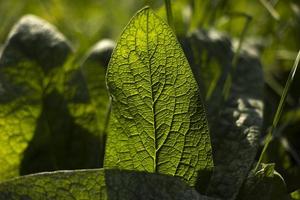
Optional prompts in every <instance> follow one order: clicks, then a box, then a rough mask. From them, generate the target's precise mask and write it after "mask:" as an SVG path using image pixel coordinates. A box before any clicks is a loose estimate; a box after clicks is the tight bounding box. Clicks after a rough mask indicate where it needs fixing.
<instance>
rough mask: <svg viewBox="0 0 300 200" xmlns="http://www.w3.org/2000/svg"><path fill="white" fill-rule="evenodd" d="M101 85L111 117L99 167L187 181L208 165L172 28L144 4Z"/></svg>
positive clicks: (206, 144)
mask: <svg viewBox="0 0 300 200" xmlns="http://www.w3.org/2000/svg"><path fill="white" fill-rule="evenodd" d="M107 85H108V89H109V92H110V95H111V99H112V116H111V121H110V125H109V127H110V128H109V134H108V139H107V147H106V155H105V164H104V166H106V167H117V168H121V169H128V170H139V171H147V172H157V173H162V174H168V175H172V176H179V177H181V178H182V179H184V180H185V181H186V182H187V183H188V184H189V185H191V186H193V185H195V183H196V180H197V177H198V176H201V174H198V172H199V171H200V170H203V171H205V170H208V171H209V170H211V168H212V165H213V164H212V157H211V145H210V139H209V133H208V125H207V120H206V115H205V111H204V108H203V105H202V103H201V98H200V93H199V89H198V85H197V82H196V81H195V79H194V77H193V74H192V71H191V69H190V67H189V64H188V62H187V60H186V58H185V56H184V54H183V52H182V50H181V47H180V45H179V44H178V42H177V40H176V37H175V35H174V33H173V32H172V31H171V29H170V28H169V27H168V26H167V25H166V24H165V23H164V22H163V21H162V20H161V19H160V18H159V17H157V16H156V15H155V14H154V13H153V12H152V11H151V10H150V9H149V8H145V9H143V10H141V11H140V12H138V13H137V14H136V16H135V17H134V18H133V19H132V20H131V21H130V23H129V24H128V25H127V27H126V28H125V30H124V32H123V33H122V35H121V38H120V40H119V42H118V44H117V46H116V48H115V50H114V52H113V55H112V58H111V61H110V63H109V67H108V72H107ZM200 179H201V177H200Z"/></svg>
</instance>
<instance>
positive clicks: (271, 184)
mask: <svg viewBox="0 0 300 200" xmlns="http://www.w3.org/2000/svg"><path fill="white" fill-rule="evenodd" d="M274 166H275V165H274V164H264V165H262V166H261V169H260V170H258V171H257V172H256V173H255V174H253V172H252V173H250V175H249V177H248V178H247V180H246V181H245V183H244V185H243V187H242V188H241V191H240V193H239V196H238V198H237V199H240V200H253V199H255V200H268V199H270V200H284V199H287V200H288V199H289V198H288V196H287V191H286V187H285V183H284V181H283V179H282V177H281V176H280V174H278V173H277V172H276V171H275V170H274Z"/></svg>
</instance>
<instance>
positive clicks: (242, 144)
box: [185, 30, 264, 199]
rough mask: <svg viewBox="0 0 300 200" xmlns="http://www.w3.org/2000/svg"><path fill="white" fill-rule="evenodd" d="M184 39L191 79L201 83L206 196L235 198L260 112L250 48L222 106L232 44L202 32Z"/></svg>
mask: <svg viewBox="0 0 300 200" xmlns="http://www.w3.org/2000/svg"><path fill="white" fill-rule="evenodd" d="M186 40H187V42H188V43H185V44H186V46H187V47H186V48H185V49H187V50H188V52H191V53H190V54H189V55H190V56H189V60H190V63H191V64H192V66H193V71H194V73H195V76H198V77H199V76H200V80H202V81H203V84H202V87H204V88H203V90H202V91H204V92H205V94H204V95H205V96H206V100H207V101H206V105H207V107H208V114H209V115H208V117H209V118H208V119H209V122H210V127H211V140H212V146H213V155H214V164H215V168H214V173H213V176H212V179H211V181H210V184H209V187H208V190H207V192H208V195H210V196H214V197H219V198H224V199H235V196H236V195H237V193H238V191H239V189H240V187H241V185H242V183H243V181H244V179H245V178H246V177H247V175H248V172H249V170H250V168H251V166H252V164H253V161H254V158H255V155H256V153H257V147H258V138H259V134H260V129H261V126H262V110H263V94H262V91H263V84H264V81H263V73H262V69H261V64H260V62H259V59H258V58H257V56H256V55H254V54H251V53H250V52H251V50H252V49H251V50H249V51H243V52H242V55H241V56H240V58H239V60H238V66H237V68H236V73H235V74H233V83H232V88H231V93H230V96H229V98H228V101H227V102H225V103H224V104H222V98H223V97H222V89H223V86H224V82H225V80H226V77H227V75H228V73H229V71H230V68H232V58H233V54H234V53H233V51H232V47H231V41H230V40H228V39H227V38H226V37H224V36H222V34H220V33H218V32H215V31H201V30H198V31H196V32H194V33H192V34H191V35H190V36H189V38H188V39H186ZM198 80H199V79H198Z"/></svg>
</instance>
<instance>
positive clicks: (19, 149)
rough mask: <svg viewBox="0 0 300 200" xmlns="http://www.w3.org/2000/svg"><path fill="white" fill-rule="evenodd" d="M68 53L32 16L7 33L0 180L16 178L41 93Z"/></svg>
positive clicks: (0, 97) (0, 98) (1, 70)
mask: <svg viewBox="0 0 300 200" xmlns="http://www.w3.org/2000/svg"><path fill="white" fill-rule="evenodd" d="M70 50H71V49H70V46H69V45H68V42H67V41H66V40H65V38H64V37H63V36H62V35H61V34H60V33H59V32H57V30H56V29H55V28H54V27H52V26H51V25H50V24H48V23H47V22H45V21H43V20H41V19H38V18H36V17H34V16H25V17H23V18H22V19H21V20H20V21H19V22H18V23H17V24H16V26H15V27H14V28H13V30H12V31H11V32H10V35H9V37H8V39H7V41H6V43H5V46H4V48H3V52H2V54H1V58H0V88H1V91H0V146H1V149H0V180H2V179H5V178H9V177H13V176H16V175H18V174H19V171H20V164H21V161H22V159H23V157H24V150H25V149H26V148H27V147H28V143H29V142H30V140H31V139H32V138H33V135H34V132H35V130H36V128H37V123H38V118H39V116H40V113H41V111H42V102H43V93H44V89H45V87H46V85H47V84H48V82H49V80H50V78H51V77H52V74H53V73H54V71H55V69H56V68H57V67H58V66H60V65H62V63H63V62H64V60H65V58H66V57H67V55H68V54H69V53H70Z"/></svg>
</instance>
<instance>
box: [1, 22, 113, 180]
mask: <svg viewBox="0 0 300 200" xmlns="http://www.w3.org/2000/svg"><path fill="white" fill-rule="evenodd" d="M109 48H110V51H111V48H112V47H109ZM98 50H99V49H98ZM70 53H71V47H70V45H69V44H68V42H67V40H66V39H65V38H64V36H63V35H62V34H61V33H59V32H58V31H57V30H56V28H55V27H53V26H52V25H50V24H49V23H47V22H46V21H44V20H41V19H39V18H37V17H34V16H25V17H23V18H22V19H21V20H20V22H19V23H18V24H17V25H16V26H15V28H14V30H12V32H11V34H10V37H9V38H8V40H7V43H6V46H5V48H4V50H3V53H2V56H1V60H0V66H1V70H2V72H3V73H2V74H1V76H2V78H1V93H2V95H1V106H0V109H1V110H2V112H1V113H2V116H1V119H2V122H1V123H2V126H1V127H0V128H1V131H2V132H4V133H5V134H3V135H2V138H1V140H0V141H1V144H2V145H1V146H2V147H3V148H1V151H0V153H1V154H0V155H1V158H2V159H1V160H0V162H1V163H0V164H1V167H2V170H0V177H1V179H5V178H9V177H14V176H17V175H18V174H19V173H20V174H29V173H33V172H41V171H52V170H57V169H78V168H95V167H100V166H102V165H103V154H104V149H103V148H104V142H105V138H104V137H102V138H101V136H104V134H103V131H104V126H105V121H106V120H105V117H103V116H105V115H106V110H107V109H108V96H107V94H106V86H105V82H104V77H105V68H106V66H105V65H107V60H108V59H109V55H108V54H109V52H105V53H104V52H101V51H100V52H97V51H96V50H94V51H92V52H91V53H90V55H88V56H87V57H86V61H85V62H84V63H83V67H82V69H83V71H84V70H85V72H88V73H86V74H85V76H84V75H83V74H82V72H81V71H80V69H78V68H76V67H74V66H73V65H74V63H72V62H70V59H69V62H67V63H66V64H65V66H63V63H64V61H65V60H66V58H67V56H69V55H70ZM95 54H97V55H98V56H99V55H100V56H99V58H100V60H93V59H94V56H95ZM101 54H102V55H103V56H106V60H101V59H104V58H101ZM104 54H107V55H104ZM71 61H72V60H71ZM92 69H95V71H93V73H90V71H89V70H92ZM94 73H95V74H94ZM92 76H94V77H95V76H96V77H99V78H98V81H99V82H97V83H96V84H97V88H96V89H95V88H93V86H91V85H90V84H89V83H90V82H89V81H86V80H85V78H86V79H87V80H89V79H90V78H92ZM101 77H102V82H101ZM90 86H91V87H90ZM100 89H101V90H100ZM94 91H97V92H96V93H95V92H94ZM98 91H99V92H98ZM93 95H94V96H93ZM95 95H103V96H99V97H98V96H97V97H95ZM95 98H96V100H95ZM97 98H100V100H99V99H97ZM95 101H97V102H98V104H96V103H94V102H95ZM99 102H101V103H102V104H101V105H100V104H99ZM98 110H99V111H101V112H99V113H100V114H99V113H98Z"/></svg>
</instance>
